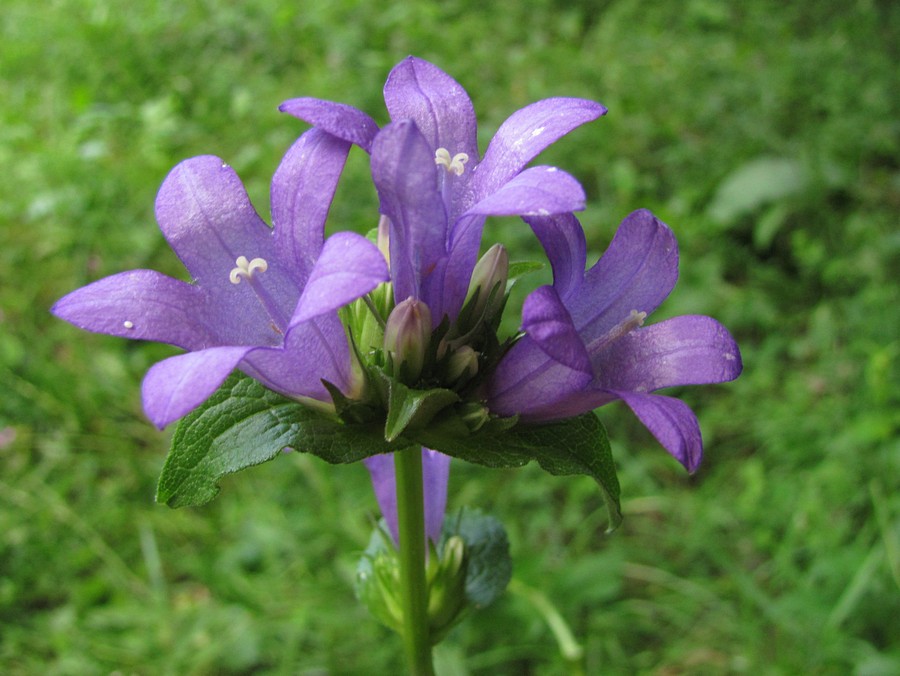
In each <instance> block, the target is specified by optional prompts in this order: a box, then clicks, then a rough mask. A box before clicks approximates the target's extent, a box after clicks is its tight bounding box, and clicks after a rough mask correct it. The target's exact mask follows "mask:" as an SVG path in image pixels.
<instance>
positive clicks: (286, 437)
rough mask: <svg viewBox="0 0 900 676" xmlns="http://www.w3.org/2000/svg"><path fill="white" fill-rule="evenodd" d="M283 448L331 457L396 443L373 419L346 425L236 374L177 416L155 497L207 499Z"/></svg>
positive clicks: (352, 457) (175, 501)
mask: <svg viewBox="0 0 900 676" xmlns="http://www.w3.org/2000/svg"><path fill="white" fill-rule="evenodd" d="M285 448H293V449H294V450H296V451H299V452H302V453H312V454H314V455H316V456H318V457H320V458H322V459H323V460H325V461H327V462H330V463H332V464H340V463H348V462H356V461H357V460H362V459H363V458H367V457H369V456H371V455H376V454H378V453H387V452H390V451H393V450H395V448H394V447H393V446H391V445H390V444H388V443H386V442H385V441H384V439H383V438H382V435H381V429H380V425H378V424H368V425H345V424H343V423H341V422H339V421H336V420H332V419H330V418H328V417H326V416H324V415H322V414H320V413H317V412H315V411H313V410H311V409H309V408H307V407H305V406H303V405H302V404H300V403H298V402H296V401H293V400H291V399H288V398H286V397H283V396H281V395H279V394H276V393H275V392H272V391H270V390H267V389H266V388H264V387H263V386H262V385H260V384H259V383H258V382H256V381H255V380H253V379H252V378H249V377H247V376H244V375H239V374H234V375H232V376H230V377H229V378H228V379H227V380H226V381H225V383H224V384H223V385H222V387H220V388H219V389H218V390H217V391H216V392H215V393H214V394H213V396H212V397H210V398H209V399H208V400H207V401H206V403H204V404H203V405H202V406H201V407H199V408H198V409H196V410H194V411H192V412H191V413H189V414H188V415H186V416H185V417H184V418H182V419H181V421H179V423H178V427H177V428H176V430H175V434H174V436H173V438H172V448H171V450H170V451H169V456H168V458H166V463H165V465H164V467H163V470H162V475H161V476H160V478H159V485H158V487H157V493H156V499H157V502H164V503H166V504H167V505H169V506H170V507H184V506H187V505H202V504H205V503H207V502H209V501H210V500H212V499H213V498H214V497H215V496H216V494H217V493H218V492H219V485H218V484H219V481H220V480H221V479H222V477H224V476H225V475H227V474H233V473H234V472H237V471H240V470H242V469H245V468H247V467H252V466H254V465H259V464H261V463H263V462H266V461H268V460H271V459H272V458H274V457H275V456H277V455H278V453H279V452H280V451H281V450H283V449H285Z"/></svg>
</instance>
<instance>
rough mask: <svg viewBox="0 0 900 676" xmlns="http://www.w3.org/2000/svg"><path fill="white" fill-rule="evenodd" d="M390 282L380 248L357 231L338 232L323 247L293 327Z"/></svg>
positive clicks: (295, 314) (299, 303)
mask: <svg viewBox="0 0 900 676" xmlns="http://www.w3.org/2000/svg"><path fill="white" fill-rule="evenodd" d="M389 279H390V273H389V272H388V268H387V262H386V261H385V260H384V256H382V255H381V252H380V251H379V250H378V247H377V246H375V245H374V244H373V243H372V242H370V241H369V240H367V239H366V238H365V237H363V236H362V235H357V234H356V233H354V232H339V233H336V234H334V235H332V236H331V237H329V238H328V241H326V242H325V246H324V247H323V248H322V253H321V255H320V256H319V259H318V260H317V261H316V263H315V267H313V269H312V272H311V274H310V276H309V279H308V280H307V282H306V286H305V287H304V289H303V293H302V294H301V296H300V301H299V302H298V303H297V308H296V310H295V311H294V315H293V317H292V318H291V323H290V326H292V327H293V326H296V325H297V324H299V323H300V322H304V321H306V320H308V319H312V318H313V317H318V316H319V315H322V314H325V313H326V312H331V311H332V310H337V309H338V308H339V307H341V306H343V305H346V304H347V303H349V302H351V301H354V300H356V299H357V298H359V297H360V296H364V295H365V294H367V293H369V291H371V290H372V289H374V288H375V287H376V286H378V285H379V284H381V283H382V282H386V281H388V280H389Z"/></svg>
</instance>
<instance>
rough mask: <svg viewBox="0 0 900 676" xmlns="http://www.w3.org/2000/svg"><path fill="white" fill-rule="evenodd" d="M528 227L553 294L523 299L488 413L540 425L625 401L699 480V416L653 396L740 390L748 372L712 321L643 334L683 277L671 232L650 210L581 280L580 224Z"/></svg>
mask: <svg viewBox="0 0 900 676" xmlns="http://www.w3.org/2000/svg"><path fill="white" fill-rule="evenodd" d="M527 220H528V222H529V224H530V225H531V227H532V228H533V229H534V232H535V234H536V235H537V236H538V238H539V239H540V241H541V244H542V245H543V246H544V249H545V250H546V252H547V256H548V258H549V259H550V262H551V265H552V267H553V285H552V286H544V287H541V288H539V289H537V290H536V291H534V292H533V293H532V294H531V295H530V296H529V297H528V298H527V299H526V301H525V305H524V307H523V312H522V328H523V329H524V331H525V332H526V336H525V337H524V338H523V339H522V340H520V341H519V342H518V343H516V344H515V345H514V346H513V347H512V349H511V350H510V351H509V352H508V353H507V354H506V355H505V356H504V358H503V359H502V360H501V361H500V362H499V364H498V365H497V368H496V370H495V371H494V373H493V375H492V376H491V378H490V381H489V383H488V405H489V407H490V409H491V410H492V411H493V412H496V413H499V414H501V415H513V414H518V415H520V416H521V418H522V419H523V420H524V421H526V422H532V423H539V422H545V421H549V420H556V419H561V418H569V417H572V416H575V415H579V414H581V413H584V412H586V411H590V410H592V409H594V408H597V407H598V406H602V405H604V404H606V403H609V402H610V401H613V400H615V399H622V400H623V401H625V403H626V404H627V405H628V406H629V407H630V408H631V410H632V411H634V413H635V415H637V417H638V418H639V419H640V420H641V422H642V423H644V425H646V426H647V428H648V429H649V430H650V431H651V432H652V433H653V435H654V436H655V437H656V438H657V440H658V441H659V442H660V443H661V444H662V445H663V446H664V447H665V448H666V449H667V450H668V451H669V452H670V453H671V454H672V455H674V456H675V458H677V459H678V461H679V462H681V463H682V464H683V465H684V466H685V467H686V468H687V469H688V470H689V471H694V470H695V469H696V468H697V466H698V465H699V463H700V458H701V455H702V451H703V444H702V440H701V436H700V428H699V425H698V424H697V418H696V416H695V415H694V413H693V412H692V411H691V410H690V408H689V407H688V406H687V405H686V404H684V403H683V402H681V401H679V400H677V399H674V398H672V397H667V396H662V395H656V394H651V393H652V392H654V391H655V390H658V389H661V388H664V387H673V386H677V385H700V384H707V383H721V382H726V381H729V380H733V379H735V378H737V377H738V375H740V372H741V355H740V351H739V350H738V346H737V344H736V343H735V341H734V339H733V338H732V337H731V335H730V334H729V333H728V331H727V330H726V329H725V328H724V327H723V326H722V325H721V324H719V323H718V322H716V321H715V320H714V319H712V318H710V317H702V316H683V317H674V318H672V319H668V320H665V321H662V322H660V323H658V324H654V325H652V326H643V324H644V320H645V318H646V317H647V316H648V315H649V314H650V313H651V312H653V310H654V309H656V307H657V306H658V305H659V304H660V303H661V302H662V301H663V300H664V299H665V297H666V296H668V294H669V292H670V291H671V290H672V287H673V286H674V284H675V280H676V278H677V276H678V246H677V243H676V241H675V236H674V235H673V234H672V231H671V230H670V229H669V228H668V226H666V225H665V224H664V223H662V222H661V221H660V220H658V219H657V218H656V217H655V216H653V214H651V213H650V212H649V211H636V212H634V213H632V214H631V215H629V216H628V217H627V218H626V219H625V220H624V221H623V222H622V225H621V226H620V227H619V230H618V232H617V233H616V235H615V237H614V238H613V241H612V243H611V244H610V246H609V249H608V250H607V251H606V253H605V254H604V255H603V257H602V258H601V259H600V260H599V261H598V262H597V264H596V265H595V266H594V267H592V268H591V269H590V270H588V271H587V272H585V271H584V266H585V259H586V247H585V240H584V233H583V232H582V230H581V226H580V224H579V223H578V221H577V220H576V219H575V217H574V216H572V215H571V214H565V215H561V216H555V217H537V218H529V219H527Z"/></svg>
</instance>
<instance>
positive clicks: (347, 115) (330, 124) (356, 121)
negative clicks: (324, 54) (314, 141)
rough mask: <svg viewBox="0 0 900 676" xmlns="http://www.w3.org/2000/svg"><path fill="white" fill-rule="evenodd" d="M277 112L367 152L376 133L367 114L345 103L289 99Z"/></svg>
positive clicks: (306, 97)
mask: <svg viewBox="0 0 900 676" xmlns="http://www.w3.org/2000/svg"><path fill="white" fill-rule="evenodd" d="M278 110H279V111H280V112H282V113H287V114H288V115H291V116H293V117H296V118H297V119H299V120H303V121H304V122H307V123H309V124H311V125H313V126H315V127H317V128H319V129H321V130H322V131H325V132H328V133H329V134H331V135H332V136H335V137H337V138H339V139H341V140H343V141H347V142H349V143H354V144H356V145H358V146H359V147H360V148H362V149H363V150H365V151H366V152H367V153H368V152H371V150H372V140H373V139H374V138H375V135H376V134H377V133H378V124H377V123H376V122H375V120H373V119H372V118H371V117H370V116H369V115H368V114H367V113H365V112H363V111H361V110H359V109H358V108H355V107H353V106H351V105H349V104H346V103H338V102H336V101H326V100H324V99H316V98H312V97H308V96H305V97H299V98H295V99H288V100H287V101H285V102H283V103H282V104H281V105H280V106H278Z"/></svg>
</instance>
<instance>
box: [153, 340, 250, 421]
mask: <svg viewBox="0 0 900 676" xmlns="http://www.w3.org/2000/svg"><path fill="white" fill-rule="evenodd" d="M251 350H253V348H252V347H211V348H208V349H206V350H200V351H199V352H188V353H186V354H180V355H178V356H176V357H169V358H168V359H164V360H163V361H161V362H158V363H156V364H154V365H153V366H151V367H150V370H149V371H147V375H146V376H145V377H144V382H143V384H142V385H141V394H142V397H143V401H144V410H145V411H146V412H147V417H148V418H150V420H151V421H152V422H153V424H154V425H156V426H157V427H159V428H160V429H162V428H163V427H165V426H166V425H168V424H169V423H171V422H174V421H175V420H178V419H179V418H181V417H183V416H185V415H187V414H188V413H190V412H191V411H193V410H194V409H195V408H197V407H198V406H199V405H200V404H202V403H203V402H204V401H206V400H207V399H209V397H210V396H211V395H212V393H213V392H215V391H216V390H217V389H218V388H219V386H220V385H221V384H222V383H223V382H225V379H226V378H227V377H228V374H229V373H231V372H232V371H233V370H234V369H235V368H236V367H237V365H238V364H239V363H240V361H241V359H243V358H244V355H246V354H247V353H248V352H250V351H251Z"/></svg>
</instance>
